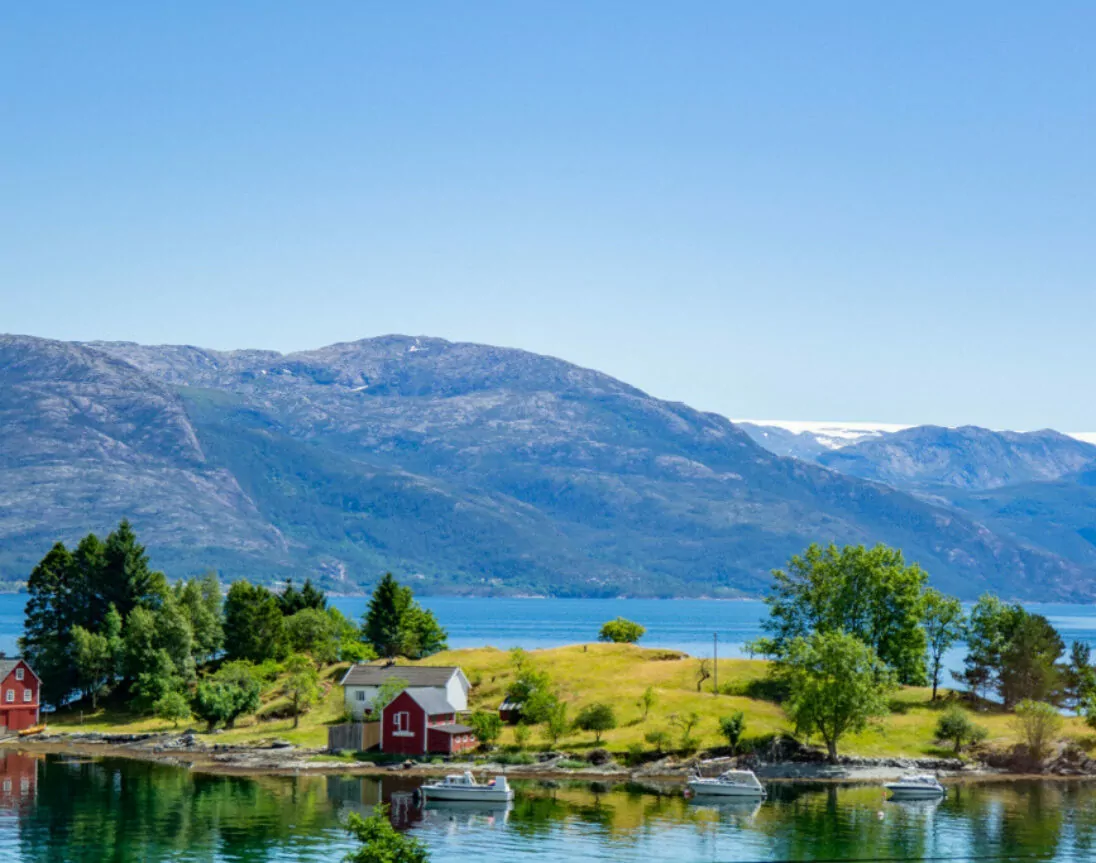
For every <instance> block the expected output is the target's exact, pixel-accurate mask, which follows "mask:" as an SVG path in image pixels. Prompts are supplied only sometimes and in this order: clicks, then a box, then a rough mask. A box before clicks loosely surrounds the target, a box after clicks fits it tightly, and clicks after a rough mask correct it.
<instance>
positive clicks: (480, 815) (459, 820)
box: [422, 800, 514, 827]
mask: <svg viewBox="0 0 1096 863" xmlns="http://www.w3.org/2000/svg"><path fill="white" fill-rule="evenodd" d="M513 808H514V804H513V803H501V802H500V803H484V802H479V801H474V800H473V801H466V800H427V801H425V802H424V803H423V804H422V813H423V821H425V822H428V823H430V822H432V823H435V824H440V823H449V824H455V825H458V826H461V827H493V826H495V825H496V824H505V823H506V822H507V821H509V820H510V812H511V811H512V810H513Z"/></svg>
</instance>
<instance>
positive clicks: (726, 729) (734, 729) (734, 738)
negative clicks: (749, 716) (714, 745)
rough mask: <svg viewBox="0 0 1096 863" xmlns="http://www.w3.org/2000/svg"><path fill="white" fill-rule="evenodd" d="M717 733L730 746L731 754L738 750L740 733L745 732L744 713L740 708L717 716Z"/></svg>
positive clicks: (740, 738) (740, 739) (740, 740)
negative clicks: (728, 714) (725, 714)
mask: <svg viewBox="0 0 1096 863" xmlns="http://www.w3.org/2000/svg"><path fill="white" fill-rule="evenodd" d="M719 733H720V734H722V735H723V737H724V738H725V739H726V741H727V745H728V746H729V747H731V754H732V755H735V754H736V753H737V752H738V744H739V743H741V742H742V735H743V734H745V733H746V714H745V713H743V712H742V711H741V710H738V711H735V712H734V713H732V714H731V715H730V716H721V717H720V718H719Z"/></svg>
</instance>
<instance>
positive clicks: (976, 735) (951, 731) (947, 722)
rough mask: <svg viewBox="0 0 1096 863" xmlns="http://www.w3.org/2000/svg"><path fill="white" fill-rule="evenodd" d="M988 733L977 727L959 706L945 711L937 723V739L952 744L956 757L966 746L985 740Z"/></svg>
mask: <svg viewBox="0 0 1096 863" xmlns="http://www.w3.org/2000/svg"><path fill="white" fill-rule="evenodd" d="M988 733H989V732H988V731H987V730H986V729H985V728H983V727H982V726H981V725H975V724H974V723H973V722H972V721H971V719H970V717H969V716H967V714H966V711H964V710H963V709H962V708H961V707H959V705H957V704H953V705H952V706H951V707H949V708H948V709H947V710H946V711H944V714H943V715H942V716H941V717H940V720H939V721H938V722H937V723H936V739H937V740H945V741H947V742H949V743H951V744H952V746H953V747H954V748H955V754H956V755H958V754H959V752H960V750H961V749H962V748H963V747H964V746H970V745H971V744H974V743H977V742H978V741H980V740H984V739H985V738H986V735H987V734H988Z"/></svg>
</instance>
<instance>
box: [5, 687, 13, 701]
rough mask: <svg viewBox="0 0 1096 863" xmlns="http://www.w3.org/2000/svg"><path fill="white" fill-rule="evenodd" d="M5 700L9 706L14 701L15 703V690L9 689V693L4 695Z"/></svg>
mask: <svg viewBox="0 0 1096 863" xmlns="http://www.w3.org/2000/svg"><path fill="white" fill-rule="evenodd" d="M4 700H5V701H6V702H7V703H8V704H11V703H12V702H13V701H15V690H14V689H9V690H8V691H7V692H5V693H4Z"/></svg>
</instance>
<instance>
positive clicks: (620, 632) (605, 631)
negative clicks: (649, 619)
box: [597, 617, 647, 644]
mask: <svg viewBox="0 0 1096 863" xmlns="http://www.w3.org/2000/svg"><path fill="white" fill-rule="evenodd" d="M646 632H647V630H646V628H644V627H643V626H640V625H639V624H638V623H634V622H633V621H631V620H625V619H624V618H623V617H618V618H615V619H614V620H610V621H608V622H606V623H603V624H602V625H601V631H600V632H599V633H598V636H597V639H598V641H611V642H613V643H615V644H635V643H636V642H637V641H639V640H640V639H641V638H643V635H644V633H646Z"/></svg>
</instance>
